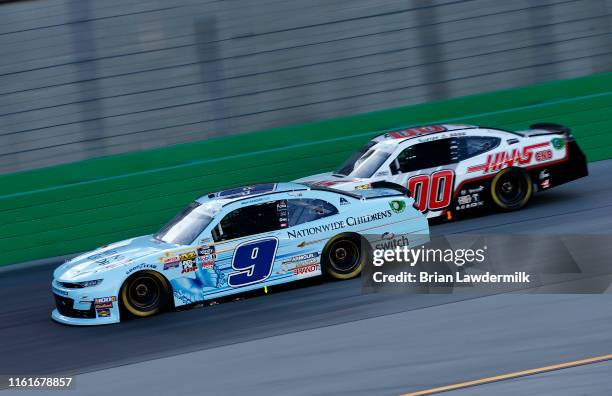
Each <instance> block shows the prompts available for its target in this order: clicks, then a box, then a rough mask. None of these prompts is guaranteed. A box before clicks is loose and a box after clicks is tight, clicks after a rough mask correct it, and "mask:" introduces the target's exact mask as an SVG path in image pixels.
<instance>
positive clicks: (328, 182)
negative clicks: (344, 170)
mask: <svg viewBox="0 0 612 396" xmlns="http://www.w3.org/2000/svg"><path fill="white" fill-rule="evenodd" d="M294 181H295V182H296V183H303V184H311V185H314V186H324V187H331V188H337V189H340V190H353V189H355V187H356V186H359V185H361V184H367V179H358V178H354V177H348V176H340V175H336V174H334V173H333V172H326V173H319V174H318V175H312V176H307V177H303V178H301V179H298V180H294Z"/></svg>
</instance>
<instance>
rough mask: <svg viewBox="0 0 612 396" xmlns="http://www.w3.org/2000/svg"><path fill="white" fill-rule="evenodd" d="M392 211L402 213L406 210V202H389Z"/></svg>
mask: <svg viewBox="0 0 612 396" xmlns="http://www.w3.org/2000/svg"><path fill="white" fill-rule="evenodd" d="M389 206H390V207H391V210H392V211H394V212H395V213H402V212H403V211H404V209H406V202H404V201H391V202H389Z"/></svg>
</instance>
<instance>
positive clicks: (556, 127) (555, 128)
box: [517, 122, 571, 137]
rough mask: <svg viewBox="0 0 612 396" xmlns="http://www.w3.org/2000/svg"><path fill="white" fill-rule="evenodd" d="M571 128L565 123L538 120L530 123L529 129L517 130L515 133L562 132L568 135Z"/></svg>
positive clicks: (540, 133)
mask: <svg viewBox="0 0 612 396" xmlns="http://www.w3.org/2000/svg"><path fill="white" fill-rule="evenodd" d="M570 132H571V130H570V129H569V128H568V127H566V126H565V125H561V124H555V123H552V122H538V123H536V124H532V125H530V126H529V129H528V130H526V131H518V132H517V133H519V134H521V135H523V136H525V137H531V136H541V135H552V134H559V133H562V134H564V135H566V136H568V137H571V135H570Z"/></svg>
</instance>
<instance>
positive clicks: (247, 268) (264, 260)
mask: <svg viewBox="0 0 612 396" xmlns="http://www.w3.org/2000/svg"><path fill="white" fill-rule="evenodd" d="M277 248H278V239H276V238H266V239H259V240H257V241H248V242H244V243H242V244H240V245H238V246H237V247H236V250H235V251H234V258H233V259H232V268H233V269H235V270H236V271H235V272H232V273H231V274H230V275H229V277H228V278H227V283H228V284H229V285H230V286H231V287H240V286H246V285H250V284H253V283H257V282H261V281H263V280H266V279H268V277H269V276H270V274H272V267H273V265H274V258H275V257H276V249H277Z"/></svg>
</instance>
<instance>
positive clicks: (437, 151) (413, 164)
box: [391, 138, 458, 174]
mask: <svg viewBox="0 0 612 396" xmlns="http://www.w3.org/2000/svg"><path fill="white" fill-rule="evenodd" d="M457 159H458V155H457V144H456V141H455V139H454V138H449V139H440V140H435V141H433V142H426V143H418V144H415V145H412V146H409V147H406V149H404V150H403V151H402V152H401V153H400V154H399V155H398V156H397V158H396V159H395V161H393V162H392V163H391V173H393V174H397V173H406V172H413V171H416V170H420V169H427V168H434V167H438V166H444V165H448V164H452V163H454V162H456V161H457Z"/></svg>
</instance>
